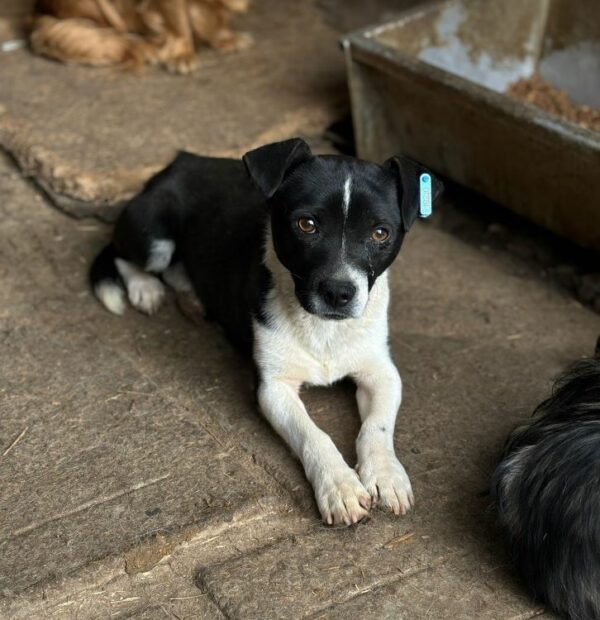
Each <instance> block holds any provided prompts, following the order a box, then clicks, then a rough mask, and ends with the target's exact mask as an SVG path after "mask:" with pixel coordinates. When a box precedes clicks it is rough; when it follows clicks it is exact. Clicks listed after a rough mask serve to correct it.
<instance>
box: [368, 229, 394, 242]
mask: <svg viewBox="0 0 600 620" xmlns="http://www.w3.org/2000/svg"><path fill="white" fill-rule="evenodd" d="M389 236H390V233H389V232H388V231H387V230H386V229H385V228H382V227H381V226H378V227H377V228H376V229H375V230H374V231H373V232H372V233H371V239H373V241H379V242H381V241H385V240H386V239H387V238H388V237H389Z"/></svg>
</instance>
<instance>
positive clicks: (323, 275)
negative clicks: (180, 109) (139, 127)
mask: <svg viewBox="0 0 600 620" xmlns="http://www.w3.org/2000/svg"><path fill="white" fill-rule="evenodd" d="M424 172H425V170H424V168H423V167H422V166H421V165H419V164H417V163H416V162H414V161H412V160H410V159H407V158H405V157H394V158H391V159H389V160H388V161H386V162H385V163H384V164H383V165H378V164H374V163H370V162H366V161H361V160H358V159H353V158H350V157H345V156H341V155H321V156H319V155H314V154H313V153H312V152H311V150H310V148H309V146H308V145H307V143H306V142H304V141H303V140H302V139H300V138H294V139H291V140H286V141H283V142H277V143H274V144H269V145H266V146H262V147H260V148H257V149H255V150H252V151H250V152H249V153H246V155H244V157H243V158H242V161H240V160H235V159H218V158H210V157H200V156H197V155H192V154H190V153H180V154H179V155H178V156H177V158H176V159H175V160H174V161H173V163H172V164H171V165H170V166H169V167H167V168H166V169H165V170H163V171H162V172H160V173H158V175H157V176H155V177H154V178H152V179H151V180H150V181H149V182H148V184H147V185H146V187H145V188H144V189H143V191H142V192H141V193H140V194H139V195H138V196H136V197H135V198H133V199H132V200H131V201H130V202H129V203H128V204H127V205H126V206H125V208H124V210H123V212H122V214H121V215H120V217H119V219H118V221H117V223H116V226H115V230H114V235H113V240H112V242H111V243H110V244H109V245H108V246H107V247H105V248H104V249H103V250H102V251H101V253H100V254H99V256H98V257H97V258H96V260H95V262H94V263H93V265H92V267H91V271H90V279H91V285H92V287H93V290H94V292H95V295H96V296H97V298H98V299H99V300H100V301H101V302H102V304H103V305H104V306H105V307H106V308H108V309H109V310H110V311H112V312H114V313H116V314H122V313H123V312H124V311H125V308H126V303H127V298H128V299H129V302H130V303H131V304H132V305H133V306H134V307H135V308H137V309H138V310H140V311H141V312H145V313H148V314H152V313H153V312H155V311H156V310H157V309H158V307H159V305H160V303H161V301H162V299H163V296H164V292H165V289H164V286H163V283H162V282H161V281H160V280H159V278H158V277H157V276H161V277H162V279H163V280H164V281H165V282H166V283H167V284H169V285H171V286H172V287H173V288H174V289H175V290H177V291H181V292H186V293H189V292H190V291H194V292H195V293H196V294H197V296H198V297H199V299H200V301H201V302H202V304H203V306H204V308H205V310H206V314H207V317H208V318H212V319H214V320H215V321H216V322H218V323H219V324H220V325H221V327H222V328H223V329H224V331H225V334H226V335H227V336H228V337H229V339H230V340H231V341H232V342H233V343H234V344H235V345H236V346H237V347H238V348H239V349H241V350H242V351H245V352H247V353H252V355H253V358H254V363H255V366H256V374H257V390H256V394H257V401H258V405H259V407H260V410H261V411H262V413H263V414H264V416H265V417H266V418H267V419H268V421H269V422H270V423H271V425H272V426H273V428H274V429H275V431H277V433H278V434H279V435H280V436H281V437H282V438H283V439H284V440H285V441H286V442H287V444H288V445H289V446H290V447H291V449H292V450H293V452H294V453H295V454H296V455H297V457H298V458H299V459H300V461H301V462H302V465H303V467H304V471H305V472H306V476H307V478H308V480H309V481H310V482H311V484H312V486H313V489H314V492H315V497H316V502H317V505H318V508H319V510H320V513H321V515H322V517H323V520H324V521H325V522H326V523H327V524H330V525H338V524H339V525H341V524H346V525H350V524H353V523H357V522H358V521H359V520H361V519H363V518H364V517H366V516H367V514H368V512H369V509H370V507H371V506H372V505H374V504H375V503H376V502H377V503H378V504H379V506H380V507H383V508H385V509H387V510H390V511H393V512H394V513H396V514H404V513H406V511H407V510H409V508H410V507H411V506H412V504H413V501H414V498H413V492H412V489H411V484H410V481H409V478H408V476H407V474H406V471H405V470H404V467H403V466H402V465H401V464H400V462H399V461H398V459H397V457H396V454H395V452H394V425H395V420H396V414H397V411H398V408H399V406H400V401H401V381H400V375H399V374H398V371H397V369H396V366H395V365H394V363H393V361H392V358H391V356H390V352H389V347H388V324H387V310H388V300H389V288H388V275H387V270H388V268H389V267H390V265H391V264H392V261H393V260H394V258H395V257H396V255H397V254H398V252H399V250H400V246H401V245H402V241H403V239H404V236H405V233H406V232H407V231H408V230H409V228H410V227H411V225H412V224H413V222H414V221H415V219H416V218H417V216H418V214H419V196H420V189H419V179H420V178H421V175H422V174H423V173H424ZM431 176H432V182H431V190H432V191H431V195H432V197H433V199H435V198H436V197H437V196H438V195H439V193H440V191H441V186H442V185H441V182H440V181H439V180H438V179H437V178H435V177H433V175H431ZM345 377H350V378H351V379H352V380H353V381H354V382H355V384H356V387H357V389H356V400H357V404H358V409H359V414H360V417H361V419H362V426H361V429H360V433H359V435H358V438H357V441H356V451H357V456H358V464H357V467H356V471H355V470H354V469H352V468H351V467H349V466H348V465H347V463H346V462H345V461H344V459H343V457H342V456H341V454H340V453H339V451H338V450H337V448H336V447H335V445H334V444H333V442H332V440H331V439H330V437H329V436H328V435H327V434H325V433H324V432H323V431H322V430H320V429H319V428H318V427H317V426H316V425H315V423H314V422H313V421H312V420H311V418H310V417H309V415H308V413H307V411H306V409H305V407H304V404H303V403H302V401H301V399H300V397H299V390H300V387H301V386H302V385H304V384H310V385H329V384H332V383H334V382H336V381H338V380H340V379H342V378H345Z"/></svg>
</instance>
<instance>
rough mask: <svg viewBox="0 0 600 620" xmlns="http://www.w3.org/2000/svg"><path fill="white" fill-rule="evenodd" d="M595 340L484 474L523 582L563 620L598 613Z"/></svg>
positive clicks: (599, 360) (598, 375)
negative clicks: (590, 350)
mask: <svg viewBox="0 0 600 620" xmlns="http://www.w3.org/2000/svg"><path fill="white" fill-rule="evenodd" d="M599 345H600V342H599V343H598V344H597V345H596V353H595V355H594V357H593V358H590V359H586V360H582V361H580V362H578V363H576V364H574V365H573V366H572V367H571V368H570V369H569V370H568V371H567V372H566V373H565V374H564V375H563V376H562V377H561V378H560V379H559V380H558V381H557V383H556V386H555V389H554V392H553V394H552V396H550V398H548V399H547V400H545V401H544V402H543V403H541V404H540V405H539V406H538V408H537V409H536V411H535V414H534V417H533V419H532V420H531V422H529V423H528V424H526V425H525V426H522V427H520V428H517V429H516V430H515V431H514V432H513V434H512V435H511V436H510V437H509V439H508V441H507V443H506V446H505V449H504V456H503V459H502V461H501V463H500V464H499V465H498V468H497V469H496V472H495V473H494V476H493V480H492V493H493V495H494V498H495V505H496V510H497V513H498V516H499V521H500V524H501V526H502V527H503V528H504V530H505V531H506V532H507V534H508V537H509V541H510V547H511V550H512V555H513V557H514V560H515V562H516V564H517V566H518V568H519V569H520V572H521V573H522V575H523V576H524V579H525V581H526V583H527V585H528V586H529V588H530V589H531V591H532V592H533V593H534V595H535V597H536V598H537V599H539V600H540V601H542V602H544V603H545V604H546V605H548V606H549V607H550V608H552V609H553V610H554V611H556V612H557V613H559V614H560V615H562V616H564V617H565V618H569V619H571V620H598V618H600V346H599Z"/></svg>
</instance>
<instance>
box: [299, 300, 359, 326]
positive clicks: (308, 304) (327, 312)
mask: <svg viewBox="0 0 600 620" xmlns="http://www.w3.org/2000/svg"><path fill="white" fill-rule="evenodd" d="M298 300H299V301H300V305H301V306H302V307H303V308H304V309H305V310H306V312H308V313H309V314H312V315H313V316H316V317H318V318H320V319H323V320H325V321H343V320H345V319H354V318H356V316H355V315H354V314H353V313H352V312H351V311H350V309H348V312H336V311H335V310H332V309H331V308H327V307H324V304H323V302H322V301H321V300H320V299H319V298H318V297H317V296H316V295H314V294H306V295H298Z"/></svg>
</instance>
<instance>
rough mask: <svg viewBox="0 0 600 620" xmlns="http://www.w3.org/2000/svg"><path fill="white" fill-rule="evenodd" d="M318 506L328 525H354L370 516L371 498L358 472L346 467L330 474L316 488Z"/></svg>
mask: <svg viewBox="0 0 600 620" xmlns="http://www.w3.org/2000/svg"><path fill="white" fill-rule="evenodd" d="M315 495H316V498H317V504H318V506H319V510H320V512H321V516H322V517H323V521H324V522H325V523H327V524H328V525H344V524H345V525H352V524H354V523H358V522H359V521H361V520H362V519H364V518H365V517H366V516H367V515H368V514H369V509H370V507H371V497H370V495H369V493H367V491H366V489H365V488H364V487H363V485H362V484H361V482H360V480H359V479H358V476H357V475H356V472H354V471H353V470H352V469H350V468H349V467H347V466H346V468H345V469H342V470H340V471H339V472H336V473H334V474H329V475H327V476H325V477H324V479H323V480H321V482H320V484H318V485H317V487H316V488H315Z"/></svg>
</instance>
